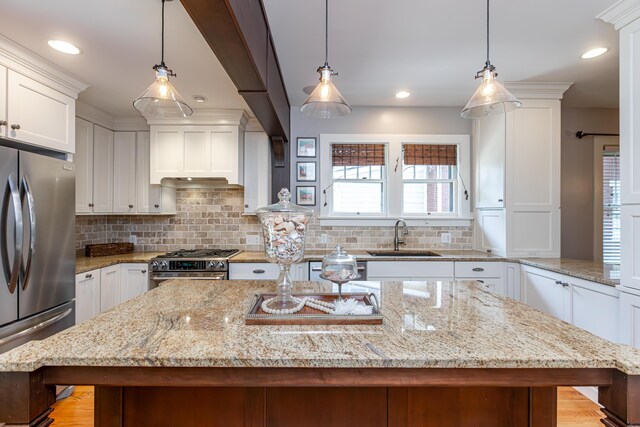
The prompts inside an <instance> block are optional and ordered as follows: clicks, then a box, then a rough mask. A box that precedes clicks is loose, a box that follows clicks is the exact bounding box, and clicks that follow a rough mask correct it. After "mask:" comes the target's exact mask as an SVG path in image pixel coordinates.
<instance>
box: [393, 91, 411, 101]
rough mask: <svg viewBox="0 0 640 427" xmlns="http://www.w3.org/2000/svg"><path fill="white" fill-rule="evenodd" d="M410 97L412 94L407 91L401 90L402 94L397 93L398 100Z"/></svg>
mask: <svg viewBox="0 0 640 427" xmlns="http://www.w3.org/2000/svg"><path fill="white" fill-rule="evenodd" d="M409 96H411V94H410V93H409V92H407V91H406V90H401V91H400V92H398V93H396V98H398V99H404V98H408V97H409Z"/></svg>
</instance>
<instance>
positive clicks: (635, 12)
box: [596, 0, 640, 30]
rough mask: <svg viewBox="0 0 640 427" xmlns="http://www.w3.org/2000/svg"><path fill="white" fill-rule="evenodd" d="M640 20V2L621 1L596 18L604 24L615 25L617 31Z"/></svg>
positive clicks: (634, 0) (638, 0) (635, 0)
mask: <svg viewBox="0 0 640 427" xmlns="http://www.w3.org/2000/svg"><path fill="white" fill-rule="evenodd" d="M639 18H640V0H619V1H618V2H616V3H615V4H613V5H612V6H611V7H609V8H607V9H606V10H605V11H603V12H602V13H600V14H599V15H598V16H596V19H601V20H603V21H604V22H607V23H609V24H613V26H614V28H615V29H616V30H619V29H620V28H622V27H624V26H625V25H627V24H630V23H631V22H633V21H635V20H636V19H639Z"/></svg>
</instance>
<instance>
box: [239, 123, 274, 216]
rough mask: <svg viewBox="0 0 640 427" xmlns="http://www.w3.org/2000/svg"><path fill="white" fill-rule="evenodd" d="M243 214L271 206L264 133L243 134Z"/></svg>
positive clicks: (269, 178) (265, 136) (268, 145)
mask: <svg viewBox="0 0 640 427" xmlns="http://www.w3.org/2000/svg"><path fill="white" fill-rule="evenodd" d="M244 182H245V187H244V212H245V213H249V214H252V213H255V210H256V209H257V208H259V207H261V206H266V205H269V204H271V197H270V196H271V148H270V144H269V137H268V136H267V134H266V133H264V132H245V134H244Z"/></svg>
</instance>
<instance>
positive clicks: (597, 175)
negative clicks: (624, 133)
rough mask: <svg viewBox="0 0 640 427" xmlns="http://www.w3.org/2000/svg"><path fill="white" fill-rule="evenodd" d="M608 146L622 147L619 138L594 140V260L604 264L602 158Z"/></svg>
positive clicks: (608, 137) (595, 138) (606, 137)
mask: <svg viewBox="0 0 640 427" xmlns="http://www.w3.org/2000/svg"><path fill="white" fill-rule="evenodd" d="M607 145H617V146H618V147H619V146H620V138H619V137H617V136H596V137H594V138H593V259H595V260H596V262H602V256H603V253H602V252H603V249H602V244H603V243H602V215H603V212H602V197H603V195H602V184H603V182H602V181H603V178H604V177H603V176H602V175H603V171H602V157H603V153H604V147H605V146H607Z"/></svg>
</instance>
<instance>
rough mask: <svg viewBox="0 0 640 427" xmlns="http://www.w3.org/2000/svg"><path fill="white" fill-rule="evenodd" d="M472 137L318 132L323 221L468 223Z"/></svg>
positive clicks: (417, 223)
mask: <svg viewBox="0 0 640 427" xmlns="http://www.w3.org/2000/svg"><path fill="white" fill-rule="evenodd" d="M469 139H470V138H469V136H468V135H320V154H321V156H320V170H321V172H320V176H319V180H320V188H321V197H322V200H321V203H320V205H321V215H320V220H321V224H324V225H349V224H356V223H355V222H353V223H351V222H350V221H359V222H357V224H358V225H372V226H373V225H387V224H391V222H392V221H395V219H397V218H400V217H402V218H404V219H405V220H407V221H409V222H411V221H413V223H414V225H426V224H429V223H430V222H429V221H430V220H434V221H440V222H437V223H436V222H434V223H432V224H433V225H468V224H469V222H470V218H471V206H470V202H469V200H468V194H467V192H466V185H467V183H468V182H469V175H470V174H469V172H470V169H469V168H470V159H469V152H470V147H469V145H470V144H469ZM461 189H462V190H461ZM427 219H428V220H429V221H426V222H425V220H427ZM363 221H364V222H363ZM367 221H368V223H367ZM391 225H392V224H391Z"/></svg>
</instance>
